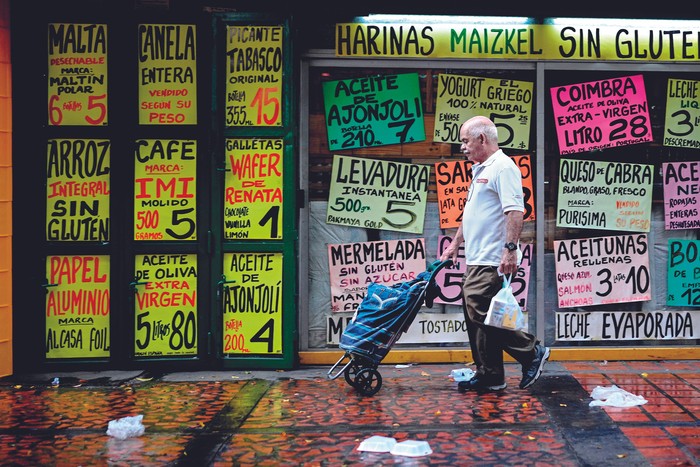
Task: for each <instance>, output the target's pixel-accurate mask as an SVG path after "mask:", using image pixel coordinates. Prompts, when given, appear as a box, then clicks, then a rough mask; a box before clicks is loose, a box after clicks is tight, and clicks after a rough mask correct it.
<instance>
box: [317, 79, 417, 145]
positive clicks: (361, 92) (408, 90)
mask: <svg viewBox="0 0 700 467" xmlns="http://www.w3.org/2000/svg"><path fill="white" fill-rule="evenodd" d="M322 85H323V103H324V106H325V112H326V130H327V132H328V147H329V148H330V150H331V151H335V150H345V149H352V148H366V147H372V146H384V145H387V144H402V143H413V142H416V141H425V125H424V124H423V104H422V103H421V99H420V84H419V82H418V73H405V74H397V75H377V76H365V77H361V78H351V79H344V80H339V81H325V82H323V83H322Z"/></svg>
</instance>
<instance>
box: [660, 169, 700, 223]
mask: <svg viewBox="0 0 700 467" xmlns="http://www.w3.org/2000/svg"><path fill="white" fill-rule="evenodd" d="M661 177H662V178H663V183H664V226H665V227H666V230H684V229H697V228H700V161H688V162H664V163H662V164H661Z"/></svg>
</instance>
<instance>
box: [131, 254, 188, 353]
mask: <svg viewBox="0 0 700 467" xmlns="http://www.w3.org/2000/svg"><path fill="white" fill-rule="evenodd" d="M134 262H135V265H134V266H135V274H134V276H135V285H134V288H135V292H136V298H135V302H136V307H135V316H134V318H135V321H134V355H136V356H138V357H160V356H173V355H197V255H194V254H188V255H183V254H156V255H136V257H135V258H134Z"/></svg>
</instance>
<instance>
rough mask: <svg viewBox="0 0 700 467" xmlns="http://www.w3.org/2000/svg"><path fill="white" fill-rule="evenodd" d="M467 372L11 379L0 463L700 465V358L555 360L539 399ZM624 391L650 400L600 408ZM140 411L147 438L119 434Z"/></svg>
mask: <svg viewBox="0 0 700 467" xmlns="http://www.w3.org/2000/svg"><path fill="white" fill-rule="evenodd" d="M457 368H459V366H455V365H447V364H426V365H411V366H409V367H398V366H396V365H380V367H379V368H378V370H379V372H380V374H381V376H382V379H383V383H382V386H381V389H380V390H379V391H378V392H377V393H376V394H375V395H373V396H361V395H360V394H358V393H357V391H356V390H355V389H354V388H353V387H351V386H350V385H349V384H348V383H347V382H346V381H345V379H344V377H343V376H342V375H341V376H340V377H339V378H336V379H329V378H328V371H329V370H330V366H329V367H313V368H302V369H299V370H293V371H280V372H275V371H220V372H194V373H169V374H165V375H147V374H139V373H138V372H102V373H64V374H56V375H47V374H37V375H18V376H12V377H7V378H2V379H0V465H3V466H5V465H10V466H25V465H26V466H36V465H42V466H49V465H51V466H78V465H82V466H88V465H90V466H92V465H95V466H137V465H138V466H160V465H173V466H176V465H177V466H179V465H188V466H189V465H192V466H208V465H217V466H230V465H241V466H243V465H245V466H248V465H250V466H299V465H304V466H355V465H372V466H378V465H410V466H434V465H444V466H460V465H465V466H467V465H468V466H497V465H498V466H510V465H518V466H554V465H556V466H615V465H619V466H683V465H688V466H690V465H700V424H699V423H698V417H699V416H700V361H664V362H657V361H648V362H637V361H633V362H556V361H555V362H550V363H548V365H547V366H546V367H545V371H544V373H543V375H542V377H541V378H540V380H539V381H538V382H537V383H536V384H535V385H534V386H533V387H531V388H530V389H527V390H520V389H518V382H519V380H520V368H519V366H518V365H516V364H511V363H507V364H506V369H507V378H506V380H507V383H508V388H507V389H506V390H505V391H502V392H499V393H488V394H476V393H464V394H462V393H459V392H458V391H457V389H456V383H455V382H454V381H452V380H451V379H450V378H449V375H450V372H451V370H453V369H457ZM54 377H58V378H59V386H58V387H52V385H51V381H52V380H53V378H54ZM611 385H617V386H618V387H619V388H621V389H624V390H626V391H628V392H629V393H632V394H634V395H639V396H642V397H644V398H645V399H646V400H647V401H648V402H647V403H646V404H644V405H639V406H634V407H625V408H620V407H590V406H589V402H591V400H592V398H591V392H592V390H593V389H594V388H595V387H596V386H611ZM134 415H143V425H144V426H145V433H144V434H143V435H141V436H139V437H135V438H129V439H126V440H119V439H116V438H114V437H112V436H109V435H107V434H106V433H105V432H106V429H107V426H108V423H109V421H110V420H116V419H118V418H122V417H126V416H134ZM375 435H378V436H383V437H392V438H394V439H396V441H398V442H401V441H405V440H420V441H427V442H428V445H429V447H430V449H431V450H432V454H429V455H426V456H422V457H408V456H400V455H394V454H391V453H388V452H381V453H377V452H367V451H359V450H358V449H357V448H358V447H359V446H360V443H361V442H362V441H363V440H365V439H367V438H369V437H371V436H375Z"/></svg>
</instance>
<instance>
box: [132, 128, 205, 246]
mask: <svg viewBox="0 0 700 467" xmlns="http://www.w3.org/2000/svg"><path fill="white" fill-rule="evenodd" d="M196 239H197V142H196V141H194V140H175V139H170V140H161V139H142V140H138V141H136V159H135V160H134V240H196Z"/></svg>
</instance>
